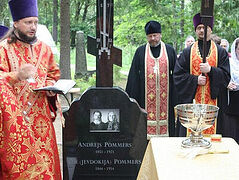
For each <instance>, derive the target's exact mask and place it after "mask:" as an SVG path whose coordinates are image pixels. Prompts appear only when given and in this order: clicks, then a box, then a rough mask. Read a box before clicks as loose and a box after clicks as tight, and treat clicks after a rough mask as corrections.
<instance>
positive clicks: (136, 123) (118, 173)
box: [63, 87, 147, 180]
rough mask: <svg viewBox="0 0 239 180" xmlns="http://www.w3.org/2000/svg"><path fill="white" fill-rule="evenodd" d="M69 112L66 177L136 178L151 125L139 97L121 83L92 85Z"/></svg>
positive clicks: (86, 179)
mask: <svg viewBox="0 0 239 180" xmlns="http://www.w3.org/2000/svg"><path fill="white" fill-rule="evenodd" d="M66 114H67V116H65V118H66V124H65V125H66V126H65V128H64V131H63V133H64V136H63V143H64V144H63V147H64V153H63V156H64V157H63V159H64V179H77V180H78V179H80V180H135V179H136V177H137V173H138V170H139V168H140V165H141V162H142V159H143V155H144V152H145V149H146V144H147V131H146V129H147V128H146V126H147V125H146V112H145V111H144V110H143V109H141V108H140V107H139V105H138V104H137V103H136V101H135V100H133V99H130V98H129V97H128V95H127V94H126V93H125V92H124V91H123V90H121V89H120V88H117V87H113V88H110V87H109V88H108V87H92V88H89V89H88V90H87V91H86V92H85V93H84V94H83V95H82V96H81V97H80V98H79V99H77V100H75V101H74V102H73V103H72V105H71V106H70V109H69V110H68V112H67V113H66ZM66 114H65V115H66ZM100 119H101V120H100Z"/></svg>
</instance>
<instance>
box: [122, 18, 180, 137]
mask: <svg viewBox="0 0 239 180" xmlns="http://www.w3.org/2000/svg"><path fill="white" fill-rule="evenodd" d="M145 33H146V36H147V41H148V43H147V44H145V45H143V46H140V47H139V48H138V49H137V50H136V52H135V55H134V58H133V61H132V65H131V68H130V72H129V76H128V81H127V85H126V92H127V93H128V94H129V96H130V97H131V98H134V99H136V101H137V102H138V103H139V105H140V106H141V107H142V108H145V109H146V111H147V113H148V116H147V133H148V138H149V137H151V136H154V135H157V136H174V134H175V118H174V106H175V105H176V102H175V101H176V99H177V96H176V93H175V88H174V83H173V69H174V65H175V61H176V58H177V56H176V52H175V50H174V49H173V47H171V46H170V45H168V44H165V43H164V42H163V41H161V37H162V35H161V25H160V23H159V22H156V21H149V22H148V23H147V24H146V25H145Z"/></svg>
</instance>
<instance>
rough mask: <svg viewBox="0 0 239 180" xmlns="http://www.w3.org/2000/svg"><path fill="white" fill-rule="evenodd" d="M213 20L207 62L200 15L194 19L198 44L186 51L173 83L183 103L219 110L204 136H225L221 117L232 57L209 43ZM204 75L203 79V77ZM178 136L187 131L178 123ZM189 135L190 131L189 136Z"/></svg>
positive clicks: (178, 64) (180, 60)
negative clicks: (203, 52) (204, 57)
mask: <svg viewBox="0 0 239 180" xmlns="http://www.w3.org/2000/svg"><path fill="white" fill-rule="evenodd" d="M213 22H214V18H213V17H212V18H211V19H210V25H209V26H207V28H208V29H207V41H206V55H207V56H206V62H205V63H203V58H202V49H203V38H204V25H203V23H202V18H201V17H200V14H196V15H195V16H194V17H193V24H194V28H195V32H196V35H197V38H198V40H197V41H196V42H195V43H194V44H193V45H192V46H190V47H188V48H185V49H184V50H183V52H182V53H181V55H180V57H179V58H178V60H177V62H176V65H175V69H174V82H175V85H176V88H177V91H178V93H179V102H180V103H192V102H193V99H195V102H196V103H197V104H210V105H216V106H218V107H219V108H220V109H219V113H218V118H217V119H216V121H215V123H214V125H213V126H212V127H211V128H209V129H206V130H205V131H204V132H203V134H204V135H208V136H210V135H211V134H215V133H222V129H223V127H222V114H223V110H224V109H225V107H226V105H227V85H228V83H229V80H230V67H229V57H228V54H227V52H226V50H225V49H223V48H221V47H220V46H219V45H217V44H216V43H215V42H213V41H212V40H210V35H211V33H212V29H213ZM203 74H204V75H203ZM177 127H179V136H185V135H186V129H185V128H184V127H183V126H182V125H181V124H180V123H179V125H178V126H177ZM189 133H190V132H189V131H187V134H189Z"/></svg>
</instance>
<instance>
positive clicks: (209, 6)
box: [200, 0, 214, 63]
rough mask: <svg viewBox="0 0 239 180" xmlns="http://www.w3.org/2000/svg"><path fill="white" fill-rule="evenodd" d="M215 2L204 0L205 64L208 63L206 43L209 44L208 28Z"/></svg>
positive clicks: (202, 9)
mask: <svg viewBox="0 0 239 180" xmlns="http://www.w3.org/2000/svg"><path fill="white" fill-rule="evenodd" d="M213 6H214V0H202V3H201V13H200V16H201V18H202V23H203V25H204V38H203V62H204V63H205V62H206V56H207V55H206V42H207V26H208V25H209V23H210V19H211V17H213Z"/></svg>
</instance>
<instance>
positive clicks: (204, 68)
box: [200, 62, 211, 74]
mask: <svg viewBox="0 0 239 180" xmlns="http://www.w3.org/2000/svg"><path fill="white" fill-rule="evenodd" d="M200 70H201V72H202V73H205V74H206V73H209V72H210V71H211V66H210V65H209V64H208V62H206V63H200Z"/></svg>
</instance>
